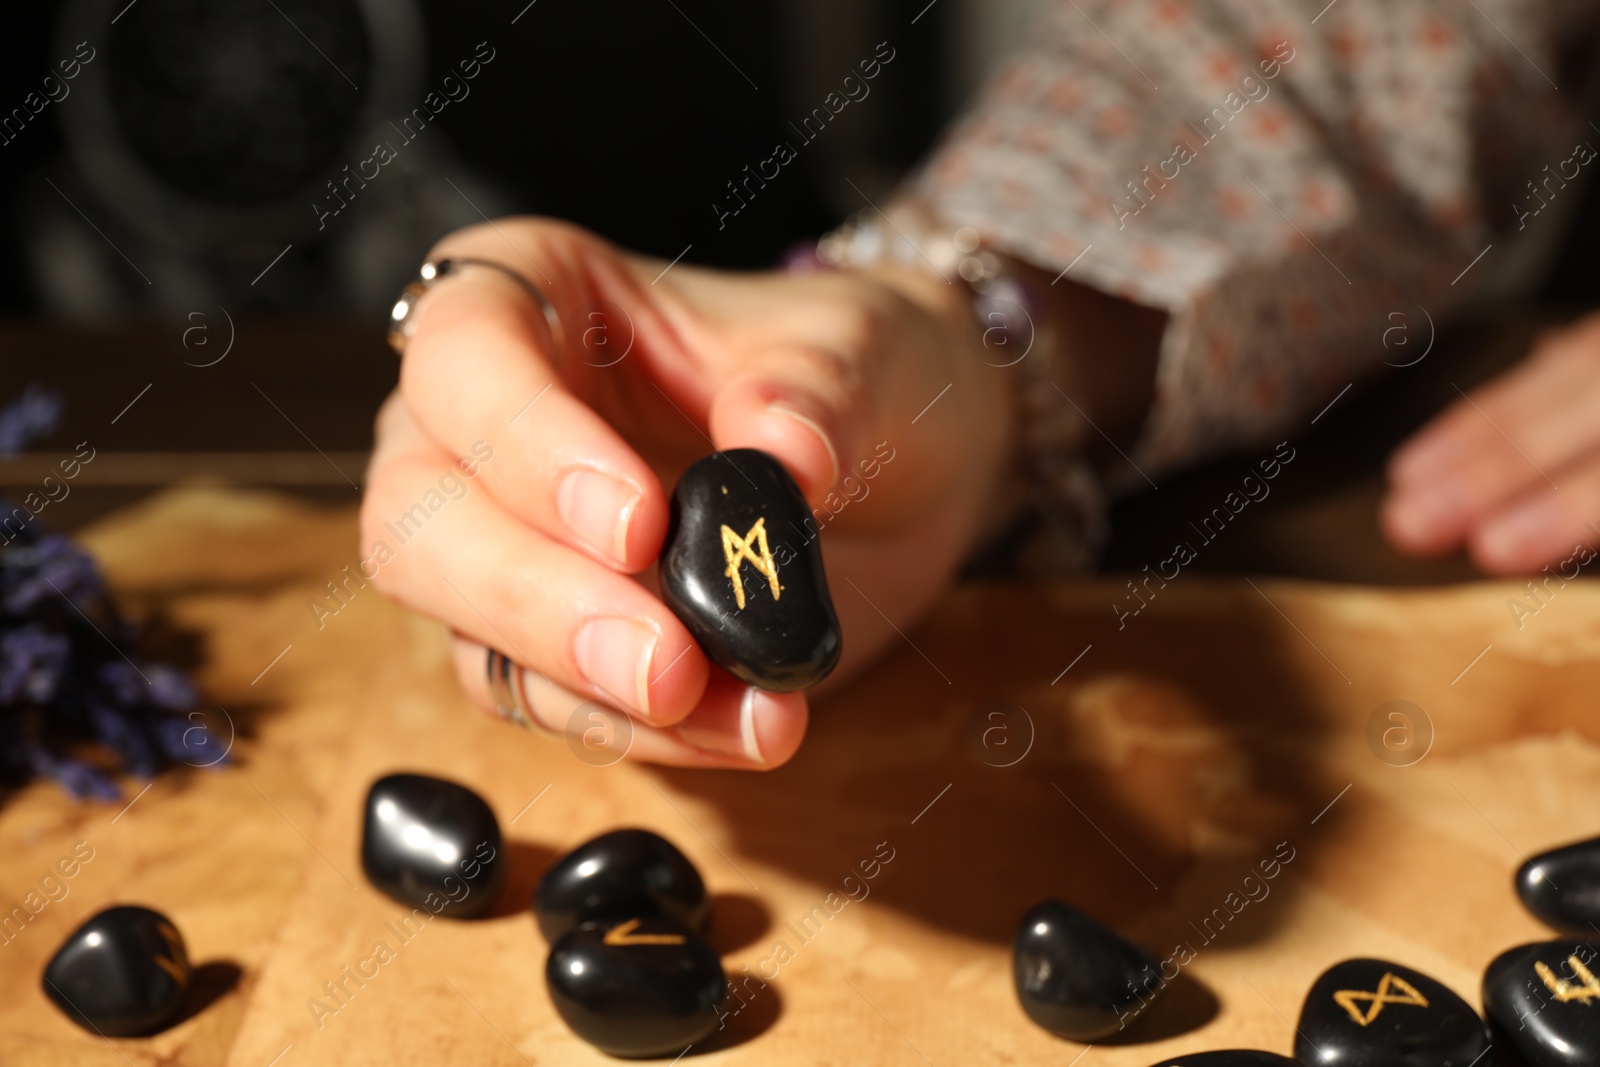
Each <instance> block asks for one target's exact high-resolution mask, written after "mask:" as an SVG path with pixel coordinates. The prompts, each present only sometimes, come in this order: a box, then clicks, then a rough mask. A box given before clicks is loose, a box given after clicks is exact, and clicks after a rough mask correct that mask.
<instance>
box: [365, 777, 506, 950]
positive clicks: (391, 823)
mask: <svg viewBox="0 0 1600 1067" xmlns="http://www.w3.org/2000/svg"><path fill="white" fill-rule="evenodd" d="M503 853H504V846H503V845H502V843H501V840H500V824H499V823H498V822H496V821H495V817H494V812H492V811H490V810H489V805H488V804H485V803H484V801H483V798H482V797H480V796H478V794H476V793H474V792H473V791H472V790H470V789H468V788H467V787H466V786H462V785H457V784H456V783H455V782H447V781H445V780H444V779H442V778H430V777H428V776H427V775H422V774H391V775H389V776H388V777H385V778H379V779H378V780H377V781H376V782H373V783H372V788H371V789H370V790H368V792H367V814H366V825H365V826H364V828H363V830H362V834H361V869H362V870H363V871H365V872H366V874H367V878H368V880H369V881H371V882H372V884H373V885H374V886H376V887H377V888H378V890H379V891H381V892H382V893H384V894H385V895H387V896H390V897H393V898H394V899H395V900H398V901H399V902H400V903H402V904H407V905H411V906H413V907H419V908H425V909H427V910H428V911H430V912H432V913H433V914H435V915H448V916H450V917H452V918H456V919H470V918H473V917H475V916H478V915H482V914H483V913H484V912H485V911H487V910H489V908H490V906H491V905H493V904H494V898H495V895H496V894H497V893H498V892H499V890H500V884H501V883H502V882H503V881H505V873H506V862H505V857H504V855H503Z"/></svg>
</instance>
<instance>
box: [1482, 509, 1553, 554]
mask: <svg viewBox="0 0 1600 1067" xmlns="http://www.w3.org/2000/svg"><path fill="white" fill-rule="evenodd" d="M1563 519H1564V515H1563V514H1562V511H1561V508H1560V506H1559V505H1553V504H1552V503H1551V502H1549V501H1539V502H1538V503H1534V504H1528V505H1526V506H1524V507H1520V508H1518V509H1516V510H1515V511H1513V512H1511V514H1509V515H1507V516H1505V517H1504V518H1500V519H1496V520H1495V521H1494V522H1492V523H1490V524H1489V525H1488V526H1487V527H1485V528H1484V531H1483V534H1482V537H1481V538H1480V540H1479V545H1480V547H1481V548H1482V550H1483V552H1484V554H1485V555H1487V556H1490V557H1492V558H1494V559H1496V560H1499V561H1501V562H1505V563H1517V562H1519V561H1520V560H1521V559H1522V557H1524V556H1526V555H1527V554H1528V552H1529V550H1530V549H1531V548H1533V547H1534V546H1536V545H1537V544H1538V543H1539V542H1540V541H1541V540H1543V539H1544V538H1545V537H1547V536H1548V534H1549V531H1550V530H1552V529H1557V528H1559V527H1560V525H1561V522H1562V521H1563Z"/></svg>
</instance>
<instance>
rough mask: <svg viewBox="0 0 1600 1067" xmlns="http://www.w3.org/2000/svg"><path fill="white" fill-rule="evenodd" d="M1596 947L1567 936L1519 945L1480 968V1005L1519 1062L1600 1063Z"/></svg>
mask: <svg viewBox="0 0 1600 1067" xmlns="http://www.w3.org/2000/svg"><path fill="white" fill-rule="evenodd" d="M1596 972H1600V948H1596V946H1595V944H1594V943H1591V942H1588V941H1578V940H1574V939H1565V940H1561V941H1541V942H1539V943H1537V944H1532V945H1519V946H1518V947H1516V948H1514V949H1510V950H1509V951H1507V952H1502V953H1501V954H1500V955H1499V956H1496V957H1495V959H1494V962H1493V963H1491V964H1489V967H1488V969H1487V970H1485V971H1484V972H1483V1010H1484V1014H1486V1015H1487V1016H1488V1017H1489V1026H1490V1029H1491V1031H1492V1032H1493V1034H1494V1037H1495V1042H1496V1044H1501V1045H1509V1046H1510V1047H1511V1048H1512V1050H1513V1051H1514V1052H1515V1053H1516V1055H1517V1056H1518V1057H1520V1060H1519V1062H1520V1063H1521V1064H1522V1065H1523V1067H1577V1065H1578V1064H1587V1065H1589V1067H1593V1065H1594V1064H1597V1063H1600V974H1597V973H1596Z"/></svg>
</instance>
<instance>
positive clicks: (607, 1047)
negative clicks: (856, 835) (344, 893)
mask: <svg viewBox="0 0 1600 1067" xmlns="http://www.w3.org/2000/svg"><path fill="white" fill-rule="evenodd" d="M544 976H545V984H546V986H547V987H548V988H549V990H550V999H551V1000H552V1001H553V1002H554V1003H555V1006H556V1011H557V1012H558V1013H560V1015H561V1018H563V1019H565V1020H566V1023H567V1025H568V1026H570V1027H572V1030H573V1032H574V1033H576V1034H577V1035H578V1036H579V1037H581V1038H583V1039H584V1040H585V1041H587V1042H589V1043H590V1044H591V1045H594V1046H595V1047H597V1048H599V1049H600V1050H601V1051H603V1052H609V1053H611V1055H613V1056H675V1055H677V1054H678V1053H680V1052H682V1051H683V1050H684V1049H685V1048H687V1047H688V1046H690V1045H692V1044H694V1043H695V1042H697V1041H700V1040H701V1039H703V1038H705V1037H706V1036H707V1035H709V1034H710V1033H711V1031H713V1030H715V1029H716V1028H717V1025H718V1016H717V1006H718V1005H719V1004H720V1003H721V1002H722V998H723V996H724V995H725V994H726V992H727V978H726V977H725V976H724V975H723V973H722V962H721V961H720V960H718V959H717V954H716V952H715V951H713V950H712V948H711V946H710V945H708V944H706V943H705V942H704V941H702V940H701V939H700V938H699V937H697V936H695V934H694V933H693V932H692V931H691V930H689V928H688V927H686V926H684V925H682V924H681V923H678V922H675V921H674V920H672V919H669V918H667V917H665V916H662V915H651V916H644V917H639V918H629V919H624V920H620V921H607V922H598V923H584V924H583V925H582V926H579V927H578V928H576V929H574V930H571V931H568V933H567V934H566V936H564V937H563V938H561V940H559V941H557V942H556V944H555V947H554V948H552V949H551V950H550V959H549V961H548V962H546V964H545V968H544Z"/></svg>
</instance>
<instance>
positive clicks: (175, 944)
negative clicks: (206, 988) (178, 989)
mask: <svg viewBox="0 0 1600 1067" xmlns="http://www.w3.org/2000/svg"><path fill="white" fill-rule="evenodd" d="M156 932H157V933H159V934H160V935H161V940H163V941H165V942H166V943H167V950H168V951H169V952H171V953H172V956H171V958H168V957H166V956H163V955H161V954H160V953H156V955H155V956H154V959H155V961H156V966H157V967H160V968H161V969H162V970H163V971H166V972H167V973H168V974H170V975H172V979H173V981H175V982H186V981H188V979H189V957H188V954H187V953H186V952H184V951H183V938H181V937H179V936H178V931H177V930H176V929H175V928H174V927H173V926H172V925H171V924H169V923H158V924H157V925H156Z"/></svg>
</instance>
